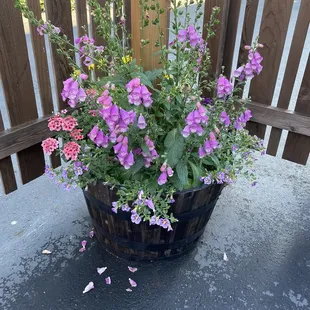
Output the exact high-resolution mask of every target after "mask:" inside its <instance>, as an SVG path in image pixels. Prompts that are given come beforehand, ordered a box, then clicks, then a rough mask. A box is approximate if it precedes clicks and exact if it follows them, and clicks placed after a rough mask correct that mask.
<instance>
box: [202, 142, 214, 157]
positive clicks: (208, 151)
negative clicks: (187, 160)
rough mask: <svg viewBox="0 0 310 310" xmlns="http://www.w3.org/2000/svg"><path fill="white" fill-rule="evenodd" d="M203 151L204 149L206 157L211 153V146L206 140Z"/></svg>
mask: <svg viewBox="0 0 310 310" xmlns="http://www.w3.org/2000/svg"><path fill="white" fill-rule="evenodd" d="M204 149H205V152H206V155H210V154H211V153H212V152H213V147H212V144H211V142H210V141H209V140H208V139H206V141H205V144H204Z"/></svg>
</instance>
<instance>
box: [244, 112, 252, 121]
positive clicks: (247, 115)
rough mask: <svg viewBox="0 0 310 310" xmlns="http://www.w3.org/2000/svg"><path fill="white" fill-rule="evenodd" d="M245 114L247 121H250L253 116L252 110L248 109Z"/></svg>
mask: <svg viewBox="0 0 310 310" xmlns="http://www.w3.org/2000/svg"><path fill="white" fill-rule="evenodd" d="M243 115H244V120H245V122H248V121H249V120H250V119H251V118H252V113H251V110H246V111H245V112H244V113H243Z"/></svg>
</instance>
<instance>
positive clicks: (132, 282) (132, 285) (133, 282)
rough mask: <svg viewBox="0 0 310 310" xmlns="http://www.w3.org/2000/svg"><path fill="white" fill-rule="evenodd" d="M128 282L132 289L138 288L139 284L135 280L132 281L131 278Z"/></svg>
mask: <svg viewBox="0 0 310 310" xmlns="http://www.w3.org/2000/svg"><path fill="white" fill-rule="evenodd" d="M128 280H129V283H130V285H131V287H136V286H137V283H136V282H135V281H134V280H132V279H130V278H129V279H128Z"/></svg>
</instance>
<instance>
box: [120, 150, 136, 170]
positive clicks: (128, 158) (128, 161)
mask: <svg viewBox="0 0 310 310" xmlns="http://www.w3.org/2000/svg"><path fill="white" fill-rule="evenodd" d="M134 163H135V161H134V157H133V154H132V151H130V152H129V153H128V154H127V155H126V156H125V158H124V164H123V166H124V168H125V169H126V170H127V169H129V168H130V167H131V166H132V165H133V164H134Z"/></svg>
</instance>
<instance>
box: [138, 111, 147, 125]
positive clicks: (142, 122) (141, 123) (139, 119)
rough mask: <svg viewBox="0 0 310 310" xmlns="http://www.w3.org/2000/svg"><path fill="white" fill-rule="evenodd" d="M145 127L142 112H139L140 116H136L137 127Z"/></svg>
mask: <svg viewBox="0 0 310 310" xmlns="http://www.w3.org/2000/svg"><path fill="white" fill-rule="evenodd" d="M145 127H146V122H145V119H144V116H143V115H142V114H140V116H139V118H138V128H139V129H144V128H145Z"/></svg>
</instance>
